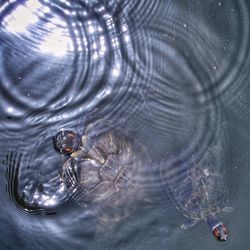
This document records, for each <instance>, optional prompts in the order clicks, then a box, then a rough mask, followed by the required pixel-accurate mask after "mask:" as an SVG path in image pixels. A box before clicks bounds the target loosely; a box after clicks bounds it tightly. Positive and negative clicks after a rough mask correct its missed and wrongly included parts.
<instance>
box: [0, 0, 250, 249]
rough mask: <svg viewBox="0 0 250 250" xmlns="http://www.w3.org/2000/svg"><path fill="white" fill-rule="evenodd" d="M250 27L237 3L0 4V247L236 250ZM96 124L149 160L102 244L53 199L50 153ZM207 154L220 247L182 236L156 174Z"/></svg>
mask: <svg viewBox="0 0 250 250" xmlns="http://www.w3.org/2000/svg"><path fill="white" fill-rule="evenodd" d="M249 14H250V6H249V3H248V1H246V0H239V1H232V0H222V1H217V0H213V1H207V2H204V1H195V2H192V1H180V0H177V1H170V0H168V1H164V0H155V1H149V0H143V1H131V0H123V1H121V0H111V1H101V0H79V1H67V0H53V1H47V0H26V1H17V0H11V1H0V20H1V22H0V55H1V57H0V114H1V120H0V134H1V143H0V157H1V185H0V190H1V191H0V207H1V208H0V209H1V211H2V213H1V216H0V221H1V223H0V224H1V226H0V227H1V231H2V232H4V233H3V234H2V235H1V236H0V239H1V243H0V244H1V245H0V246H1V248H3V249H6V248H11V249H15V248H17V249H18V247H19V248H20V247H22V248H25V249H31V248H32V246H34V245H35V246H37V247H38V246H39V247H40V248H41V247H42V248H46V249H55V248H58V247H60V248H63V247H64V248H65V249H69V248H70V249H74V248H77V247H81V248H87V249H105V248H107V249H119V248H121V249H142V248H143V249H152V248H154V249H166V248H169V249H200V248H201V246H202V247H203V248H204V246H206V249H219V248H221V247H222V248H223V247H225V248H227V249H236V248H237V249H248V247H249V246H248V245H247V244H248V243H247V240H246V239H247V238H246V237H247V234H246V232H248V231H249V226H248V224H247V223H246V221H247V220H248V219H249V217H248V213H247V211H246V208H247V206H248V203H249V201H248V198H247V197H249V192H248V188H247V187H248V186H249V181H248V179H249V178H248V177H249V176H248V168H247V166H248V165H247V163H248V160H250V159H249V154H248V152H247V149H248V148H249V143H250V137H249V136H248V127H249V124H250V121H249V118H248V117H249V98H248V92H249V91H250V90H249V84H248V78H249V73H248V64H249V44H250V43H249V38H250V35H249ZM93 111H94V112H93ZM96 117H98V118H105V119H106V120H109V121H110V122H111V123H112V124H113V125H114V127H116V126H121V127H123V128H125V130H126V131H127V133H128V134H129V136H130V137H131V138H133V139H134V140H135V141H138V142H140V144H143V146H144V147H145V149H146V150H147V154H148V156H149V157H150V158H151V159H152V162H151V166H146V167H147V169H150V168H149V167H151V169H150V171H149V173H148V179H146V177H144V178H145V179H144V182H143V183H144V188H145V190H146V193H147V199H145V200H143V201H142V202H141V204H140V206H139V209H136V211H134V212H133V213H132V214H131V215H130V216H128V218H126V220H125V221H123V222H119V223H118V225H117V226H116V229H115V230H112V229H110V231H109V232H112V234H106V233H104V234H98V233H96V230H95V225H96V224H97V223H98V220H97V218H94V216H93V213H92V212H91V210H90V209H84V208H83V207H81V206H77V204H75V203H74V202H73V199H72V200H71V198H69V197H68V195H69V194H67V193H65V192H63V187H62V186H60V179H59V178H58V176H59V172H60V170H61V167H62V159H61V157H60V156H59V155H58V154H57V153H56V152H55V150H54V148H53V145H52V141H51V138H52V136H53V135H55V134H56V133H57V132H58V131H59V130H61V129H71V130H74V131H76V132H79V133H80V134H82V133H83V131H84V128H85V126H86V121H87V120H88V122H92V121H94V120H95V119H96ZM77 130H79V131H77ZM218 144H219V145H221V148H222V151H221V154H219V156H218V159H219V161H218V162H219V163H218V164H221V165H222V166H219V168H221V169H223V171H220V174H221V175H222V177H223V178H225V185H226V187H227V188H228V193H229V204H228V205H229V206H232V207H233V208H234V211H233V212H232V213H230V214H227V215H225V216H224V218H223V219H225V220H226V222H227V225H228V227H229V230H230V239H229V241H228V242H227V243H226V244H224V245H223V246H222V245H221V244H220V245H218V242H216V241H213V239H212V237H211V236H210V234H209V232H208V230H207V228H206V226H205V225H204V224H199V225H196V226H194V227H192V228H190V229H189V230H186V231H182V230H180V225H181V224H182V223H183V220H184V219H183V217H182V215H181V214H179V213H178V211H177V210H176V208H175V207H174V206H173V205H172V203H171V200H170V199H169V197H168V196H167V194H166V192H165V191H164V189H163V185H162V182H161V178H160V174H159V168H160V165H161V164H163V165H165V166H166V169H169V167H171V166H175V167H177V169H178V171H179V170H180V171H181V170H183V169H182V164H181V163H182V162H183V161H184V162H187V163H188V162H191V161H192V159H193V158H195V159H196V160H197V161H199V160H200V159H202V158H203V157H204V155H205V154H206V152H207V149H208V148H211V147H214V146H216V145H218ZM185 166H189V165H185ZM178 171H177V172H178ZM183 171H184V170H183ZM171 181H173V179H171ZM174 185H177V186H178V183H176V182H175V181H174ZM6 187H7V188H6ZM13 187H15V188H13ZM51 193H53V195H54V196H53V195H52V196H51V195H48V194H51ZM13 197H15V199H14V198H13ZM39 202H40V203H39ZM45 207H47V208H48V207H51V210H50V209H49V212H48V211H45ZM30 211H33V212H30ZM33 214H35V215H33ZM46 214H47V215H48V214H50V216H45V215H46ZM239 215H240V216H239ZM243 215H244V216H243ZM37 234H39V239H37V237H36V236H37ZM10 235H11V236H10ZM51 236H53V239H54V240H52V239H51ZM30 238H36V240H35V242H34V243H32V244H33V245H32V244H31V242H30V240H29V239H30ZM194 239H196V240H194Z"/></svg>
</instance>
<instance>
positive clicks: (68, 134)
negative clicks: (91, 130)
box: [52, 130, 81, 155]
mask: <svg viewBox="0 0 250 250" xmlns="http://www.w3.org/2000/svg"><path fill="white" fill-rule="evenodd" d="M52 141H53V145H54V148H55V150H56V151H58V152H59V153H61V154H64V155H70V154H72V153H73V152H75V151H77V150H78V149H79V148H80V144H81V138H80V136H79V135H78V134H76V133H75V132H74V131H71V130H62V131H59V132H58V133H57V134H56V135H55V136H53V137H52Z"/></svg>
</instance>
